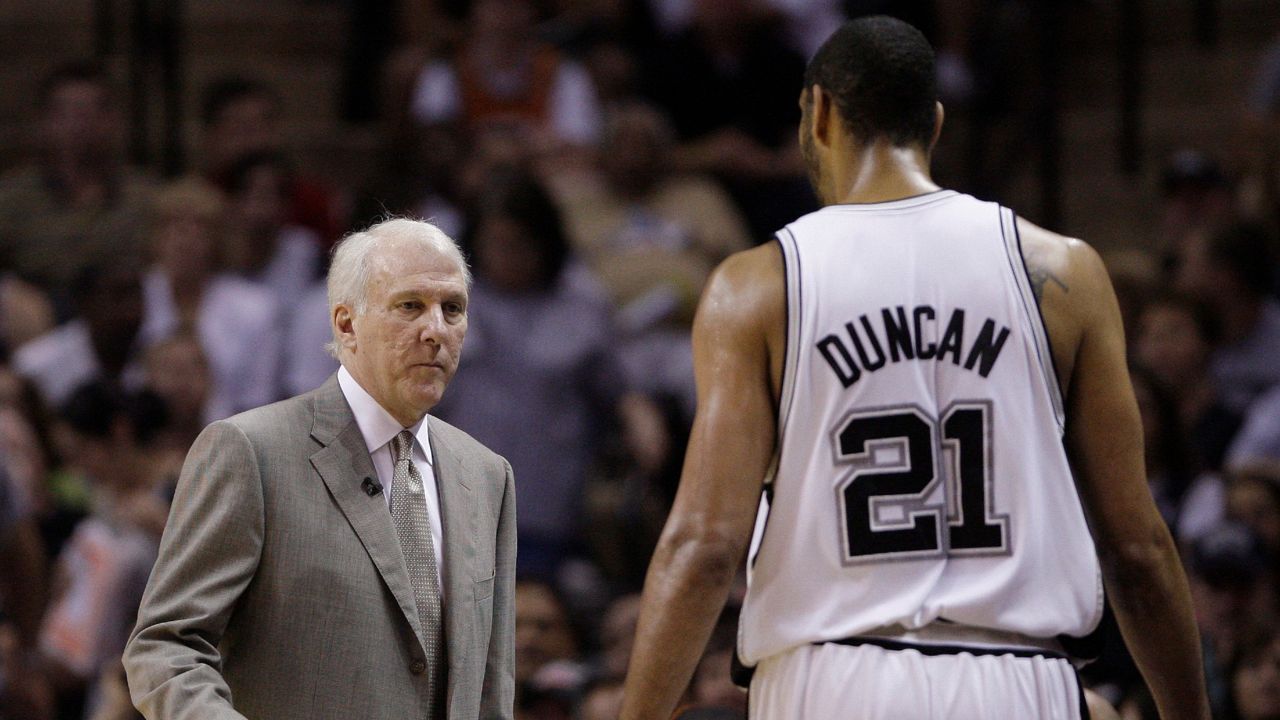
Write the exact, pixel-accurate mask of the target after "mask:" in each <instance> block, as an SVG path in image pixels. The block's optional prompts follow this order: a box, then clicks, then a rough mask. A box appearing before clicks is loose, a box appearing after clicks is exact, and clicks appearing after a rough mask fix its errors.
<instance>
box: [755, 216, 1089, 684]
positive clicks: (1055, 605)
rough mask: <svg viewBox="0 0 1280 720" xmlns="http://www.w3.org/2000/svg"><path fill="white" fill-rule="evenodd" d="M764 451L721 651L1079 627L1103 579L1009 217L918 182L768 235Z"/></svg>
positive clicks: (1085, 628)
mask: <svg viewBox="0 0 1280 720" xmlns="http://www.w3.org/2000/svg"><path fill="white" fill-rule="evenodd" d="M778 241H779V242H780V244H781V246H782V254H783V258H784V260H785V265H786V284H787V346H786V365H785V369H784V374H783V385H782V398H781V407H780V418H779V426H778V427H779V447H780V451H779V453H780V454H779V457H778V467H777V471H776V473H775V475H774V476H773V478H772V479H771V481H770V482H769V483H768V484H767V486H766V494H765V496H766V497H765V501H764V502H763V503H762V507H761V513H760V518H759V521H758V522H757V525H756V532H755V537H754V538H753V541H752V548H751V553H750V555H749V570H748V583H749V585H748V591H747V596H746V601H745V604H744V607H743V611H742V617H741V624H740V637H739V644H740V647H739V655H740V657H741V658H742V660H743V662H744V663H746V664H747V665H755V664H756V663H757V662H758V661H760V660H761V659H763V658H766V657H768V656H770V655H773V654H775V653H779V652H782V651H785V650H788V649H790V648H793V647H795V646H797V645H800V644H804V643H813V642H821V641H829V640H839V639H844V638H848V637H852V636H856V635H859V634H861V633H867V632H870V631H873V630H875V629H877V628H882V627H885V626H892V625H895V624H900V625H902V626H904V627H905V628H906V629H908V630H914V629H918V628H921V627H924V626H925V625H927V624H929V623H931V622H934V621H946V622H951V623H957V624H959V625H964V626H969V627H975V628H987V629H992V630H997V631H1003V632H1008V633H1018V634H1021V635H1026V636H1031V637H1035V638H1053V637H1057V636H1062V635H1065V636H1076V637H1079V636H1084V635H1087V634H1089V633H1090V632H1091V631H1092V630H1093V629H1094V628H1095V627H1096V626H1097V624H1098V622H1099V620H1100V618H1101V614H1102V606H1103V599H1102V598H1103V596H1102V579H1101V573H1100V569H1099V565H1098V561H1097V556H1096V553H1095V551H1094V545H1093V540H1092V538H1091V536H1090V535H1089V530H1088V527H1087V526H1086V524H1085V518H1084V513H1083V510H1082V507H1081V504H1080V500H1079V498H1078V496H1077V494H1076V489H1075V484H1074V481H1073V479H1072V475H1071V470H1070V468H1069V467H1068V464H1067V458H1066V454H1065V452H1064V450H1063V445H1062V432H1063V411H1062V398H1061V395H1060V393H1059V389H1058V382H1057V378H1056V375H1055V373H1054V369H1053V359H1052V356H1051V355H1050V352H1049V343H1048V340H1047V337H1046V334H1045V330H1044V323H1043V320H1042V319H1041V317H1040V313H1039V309H1038V306H1037V304H1036V298H1035V296H1034V294H1033V292H1032V289H1031V286H1030V283H1029V280H1028V276H1027V271H1026V268H1025V266H1024V264H1023V260H1022V253H1021V249H1020V246H1019V240H1018V235H1017V230H1016V227H1015V224H1014V216H1013V213H1012V212H1010V211H1009V210H1007V209H1004V208H1001V207H1000V206H999V205H996V204H994V203H985V202H981V201H978V200H976V199H974V198H972V197H970V196H968V195H962V194H959V193H956V192H952V191H939V192H934V193H929V194H926V195H922V196H919V197H914V198H908V199H904V200H898V201H893V202H886V203H875V204H867V205H836V206H831V207H827V208H824V209H822V210H820V211H818V212H815V213H812V214H810V215H807V216H805V217H802V218H800V219H799V220H797V221H796V222H794V223H792V224H791V225H788V226H787V227H786V228H785V229H783V230H782V231H780V232H779V233H778Z"/></svg>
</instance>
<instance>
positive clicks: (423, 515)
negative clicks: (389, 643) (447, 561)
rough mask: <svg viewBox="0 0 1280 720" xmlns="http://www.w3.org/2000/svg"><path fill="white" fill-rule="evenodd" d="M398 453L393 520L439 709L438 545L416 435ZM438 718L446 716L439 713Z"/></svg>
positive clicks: (399, 440)
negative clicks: (417, 458)
mask: <svg viewBox="0 0 1280 720" xmlns="http://www.w3.org/2000/svg"><path fill="white" fill-rule="evenodd" d="M392 442H393V443H394V446H393V447H394V450H395V453H396V471H395V476H394V479H393V486H392V495H391V520H392V522H393V523H395V526H396V536H397V537H399V539H400V551H401V552H402V553H403V554H404V562H405V565H406V566H407V567H408V569H409V584H410V585H411V586H412V587H413V601H414V604H415V605H416V606H417V609H418V621H419V622H421V623H422V634H423V636H424V639H425V640H426V648H425V649H426V651H427V657H426V661H427V672H429V673H430V675H429V678H430V680H429V687H428V691H427V692H428V695H429V697H430V707H431V708H433V710H434V709H438V708H440V706H441V704H442V703H441V701H442V700H443V699H444V697H443V696H444V688H443V687H441V685H442V684H443V683H442V682H441V680H443V678H444V668H445V658H444V642H443V640H442V638H441V634H442V632H441V631H442V627H441V623H440V617H441V603H440V580H439V577H440V576H439V573H438V571H437V568H436V550H435V543H434V542H433V541H432V539H431V523H430V520H429V519H428V518H427V500H426V498H425V497H424V496H423V494H422V476H421V475H419V474H418V468H416V467H414V465H413V433H411V432H409V431H408V430H403V431H401V432H400V434H399V435H396V436H395V438H394V439H393V440H392ZM438 716H439V717H443V714H440V713H438Z"/></svg>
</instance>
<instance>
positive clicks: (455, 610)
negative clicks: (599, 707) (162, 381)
mask: <svg viewBox="0 0 1280 720" xmlns="http://www.w3.org/2000/svg"><path fill="white" fill-rule="evenodd" d="M427 422H428V423H429V424H428V428H429V435H430V439H431V452H432V456H433V462H434V463H435V465H434V469H435V473H436V481H437V485H438V488H439V492H440V505H441V516H442V517H441V519H442V521H443V525H444V548H443V555H444V567H443V568H442V573H443V576H444V631H445V637H446V644H447V653H448V691H447V705H448V717H449V718H450V719H451V720H458V719H462V718H511V717H512V702H513V696H514V680H513V675H514V672H513V670H514V624H515V615H514V585H515V549H516V531H515V529H516V519H515V507H516V505H515V490H514V486H513V484H512V475H511V467H510V466H509V465H508V464H507V463H506V461H505V460H503V459H502V458H501V457H499V456H497V455H495V454H494V453H492V452H490V451H489V450H487V449H486V448H485V447H484V446H482V445H480V444H479V443H477V442H476V441H475V440H473V439H471V437H469V436H468V435H466V434H465V433H463V432H461V431H459V430H457V429H456V428H453V427H452V426H450V425H448V424H446V423H443V422H441V421H439V420H437V419H436V418H434V417H432V418H429V419H428V421H427ZM365 478H372V479H373V480H375V481H376V480H377V472H376V471H375V470H374V468H373V463H372V461H371V460H370V458H369V452H368V450H367V449H366V448H365V445H364V439H363V437H362V436H361V434H360V430H359V427H358V426H357V425H356V422H355V417H354V416H353V415H352V414H351V409H350V408H349V407H348V406H347V402H346V399H345V398H344V397H343V395H342V391H341V389H340V388H339V387H338V383H337V378H336V376H334V377H331V378H329V380H328V382H326V383H325V384H324V385H323V386H321V387H320V388H319V389H317V390H315V391H313V392H310V393H307V394H305V395H300V396H298V397H295V398H292V399H290V400H285V401H284V402H280V403H276V404H274V405H269V406H267V407H263V408H258V409H256V410H251V411H249V412H246V413H244V414H241V415H237V416H236V417H233V418H231V419H229V420H224V421H220V422H217V423H214V424H213V425H210V426H209V427H208V428H206V429H205V431H204V432H203V433H201V435H200V437H199V438H198V439H197V440H196V442H195V444H194V445H193V446H192V448H191V451H190V453H189V454H188V455H187V460H186V464H185V465H184V466H183V468H182V476H181V479H180V480H179V482H178V491H177V496H176V497H175V498H174V502H173V509H172V511H171V513H170V516H169V524H168V526H167V527H166V528H165V532H164V539H163V541H162V542H161V545H160V557H159V560H158V561H157V562H156V566H155V569H154V570H153V571H152V574H151V580H150V582H149V583H148V584H147V590H146V594H145V595H144V597H143V600H142V607H141V609H140V611H139V615H138V625H137V627H136V629H135V630H134V633H133V637H132V638H130V640H129V645H128V647H127V648H126V649H125V653H124V665H125V670H126V671H127V673H128V677H129V689H130V693H131V694H132V696H133V701H134V704H136V705H137V707H138V709H139V710H141V711H142V713H143V714H144V715H146V716H147V718H149V719H151V720H157V719H158V718H166V719H168V718H175V719H185V718H192V719H195V718H199V719H200V720H208V719H211V718H240V717H249V718H263V719H265V720H277V719H289V718H297V719H298V720H303V719H304V718H305V719H306V720H313V719H315V718H344V719H345V718H386V719H387V720H407V719H409V718H425V717H427V710H426V706H425V694H426V687H427V674H426V673H424V672H422V665H421V660H422V658H423V656H424V650H423V641H422V628H421V626H420V625H419V622H418V616H417V613H415V612H414V605H413V592H412V590H411V588H410V585H409V575H408V571H407V570H406V569H405V564H404V559H403V556H402V555H401V553H400V546H399V542H398V541H397V539H396V534H395V528H394V527H393V525H392V522H391V514H390V513H389V512H388V511H387V506H386V501H385V499H384V498H383V497H382V496H380V495H374V496H370V495H369V494H368V493H367V492H365V491H364V490H363V489H362V488H361V485H362V483H363V481H364V480H365Z"/></svg>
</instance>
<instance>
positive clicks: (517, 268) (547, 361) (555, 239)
mask: <svg viewBox="0 0 1280 720" xmlns="http://www.w3.org/2000/svg"><path fill="white" fill-rule="evenodd" d="M468 226H469V227H470V228H471V231H470V234H469V235H468V236H466V237H465V238H464V242H465V244H466V246H467V249H468V253H469V255H470V257H471V258H472V261H473V263H474V265H475V272H476V281H475V286H474V287H473V288H472V290H471V303H470V305H469V307H468V316H469V323H470V325H469V327H470V329H469V331H468V335H467V347H466V352H465V353H464V354H463V356H462V364H461V366H460V368H459V372H458V374H457V376H456V377H455V378H454V380H453V384H452V385H450V386H449V393H448V394H447V395H446V396H445V398H444V400H443V401H442V402H441V403H440V405H439V406H437V410H438V412H439V414H440V416H441V417H442V418H444V419H445V420H448V421H449V422H451V423H453V424H455V425H457V426H458V427H460V428H462V429H463V430H465V431H467V432H469V433H471V435H473V436H474V437H475V438H476V439H477V440H479V441H480V442H483V443H485V445H487V446H488V447H490V448H493V450H494V451H495V452H497V453H500V454H501V455H503V456H504V457H506V458H507V460H508V461H509V462H510V463H511V466H512V468H514V469H515V471H516V472H517V473H519V474H520V478H521V479H520V483H521V485H520V487H521V488H522V492H520V493H519V495H518V496H517V503H518V509H517V513H516V522H517V528H518V534H519V542H520V556H519V559H518V565H519V568H520V571H521V572H522V573H523V574H526V575H537V576H541V577H554V576H555V573H556V572H557V570H558V568H559V567H560V565H561V563H563V562H564V560H565V559H567V558H568V556H569V555H570V553H571V552H572V551H573V549H574V545H575V544H576V542H577V538H578V533H579V531H580V530H581V529H582V528H581V518H582V496H583V486H584V483H585V481H586V476H587V470H588V467H589V466H590V464H591V463H592V461H593V459H594V458H595V456H596V454H597V452H598V451H599V448H600V447H601V441H602V438H603V433H604V431H605V429H606V428H607V426H608V425H609V424H610V421H611V419H612V417H613V413H614V412H615V411H616V410H617V409H619V408H620V407H622V406H624V405H632V404H641V403H643V402H644V401H643V400H642V399H640V398H638V397H636V396H634V395H627V394H626V393H625V388H624V387H623V386H622V385H621V383H620V382H619V378H620V376H621V373H620V372H619V371H618V369H617V363H616V359H615V357H614V355H613V348H614V343H615V338H616V336H615V334H614V331H613V327H612V325H611V323H610V317H609V304H608V301H607V299H606V298H605V297H604V295H603V293H602V292H601V291H600V290H599V288H598V286H596V285H595V283H594V280H592V279H591V278H590V277H589V276H587V274H586V271H585V270H584V269H583V268H582V267H581V266H580V265H578V264H577V263H576V262H575V260H574V259H573V257H572V254H571V253H570V250H569V245H568V241H567V240H566V238H565V236H564V231H563V229H562V226H561V222H560V214H559V212H558V211H557V209H556V207H555V205H554V204H552V202H551V199H550V198H549V197H548V196H547V194H546V192H545V191H544V190H543V189H542V187H541V185H539V184H537V183H536V182H534V181H533V180H531V179H529V178H526V177H520V176H509V177H495V178H493V179H492V181H491V182H490V183H489V189H488V192H487V194H486V195H485V196H484V197H483V198H481V204H480V206H479V207H478V208H477V209H476V212H475V214H474V218H473V219H472V220H471V221H470V222H469V223H468Z"/></svg>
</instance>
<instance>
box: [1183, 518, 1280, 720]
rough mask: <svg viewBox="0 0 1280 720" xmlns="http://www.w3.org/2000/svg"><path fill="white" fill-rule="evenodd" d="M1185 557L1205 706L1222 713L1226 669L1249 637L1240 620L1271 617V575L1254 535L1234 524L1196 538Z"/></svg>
mask: <svg viewBox="0 0 1280 720" xmlns="http://www.w3.org/2000/svg"><path fill="white" fill-rule="evenodd" d="M1188 561H1189V562H1188V580H1189V581H1190V584H1191V595H1192V600H1193V601H1194V604H1195V613H1196V624H1197V625H1198V626H1199V628H1200V636H1201V639H1202V641H1203V643H1204V649H1205V653H1204V659H1205V680H1206V682H1207V683H1208V687H1209V699H1210V704H1211V706H1212V707H1213V709H1214V711H1215V712H1214V717H1222V716H1223V708H1225V707H1226V705H1227V702H1228V699H1227V698H1228V696H1229V694H1230V690H1229V687H1228V686H1227V678H1226V668H1227V667H1228V666H1229V665H1230V663H1231V659H1232V658H1233V657H1235V654H1236V652H1237V651H1238V650H1239V649H1240V648H1241V645H1242V643H1243V641H1244V640H1245V639H1246V638H1247V637H1248V635H1249V628H1248V627H1247V626H1246V625H1245V624H1244V623H1242V622H1241V620H1242V618H1261V617H1274V615H1275V612H1276V590H1275V587H1276V586H1275V580H1276V579H1275V576H1274V574H1272V573H1270V572H1269V564H1270V561H1269V558H1267V556H1266V553H1265V551H1264V550H1263V547H1262V544H1261V542H1260V541H1259V540H1258V538H1257V536H1256V535H1254V534H1253V533H1252V532H1251V531H1250V530H1249V529H1248V528H1247V527H1244V526H1243V525H1240V524H1238V523H1226V524H1222V525H1219V526H1218V527H1217V528H1215V529H1214V530H1213V531H1212V532H1210V533H1207V534H1206V535H1204V536H1203V537H1201V538H1200V539H1198V540H1196V541H1195V543H1194V544H1192V546H1191V548H1190V552H1189V553H1188Z"/></svg>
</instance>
